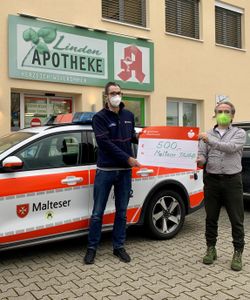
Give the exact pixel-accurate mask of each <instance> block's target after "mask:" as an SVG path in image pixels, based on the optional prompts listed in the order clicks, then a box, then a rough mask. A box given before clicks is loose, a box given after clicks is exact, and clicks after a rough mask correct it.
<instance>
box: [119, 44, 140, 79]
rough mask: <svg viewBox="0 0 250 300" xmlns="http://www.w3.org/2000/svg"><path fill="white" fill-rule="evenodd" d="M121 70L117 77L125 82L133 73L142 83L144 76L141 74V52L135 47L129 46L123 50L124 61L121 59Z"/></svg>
mask: <svg viewBox="0 0 250 300" xmlns="http://www.w3.org/2000/svg"><path fill="white" fill-rule="evenodd" d="M121 69H122V70H123V71H122V72H120V73H119V74H118V76H119V77H120V78H121V79H122V80H124V81H127V80H128V79H130V78H131V77H132V71H134V72H135V78H136V79H137V80H138V81H139V82H141V83H142V82H143V80H144V78H145V74H144V73H143V72H142V52H141V50H140V49H139V48H137V47H135V46H129V47H126V48H125V49H124V59H121Z"/></svg>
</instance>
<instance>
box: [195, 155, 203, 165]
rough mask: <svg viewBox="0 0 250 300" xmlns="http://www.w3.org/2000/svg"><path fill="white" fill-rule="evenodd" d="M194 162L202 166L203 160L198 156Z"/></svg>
mask: <svg viewBox="0 0 250 300" xmlns="http://www.w3.org/2000/svg"><path fill="white" fill-rule="evenodd" d="M196 163H197V166H198V167H203V165H204V161H203V159H202V158H201V157H200V156H198V157H197V159H196Z"/></svg>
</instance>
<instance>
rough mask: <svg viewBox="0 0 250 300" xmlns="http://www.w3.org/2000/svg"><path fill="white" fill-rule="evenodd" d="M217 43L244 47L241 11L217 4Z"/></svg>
mask: <svg viewBox="0 0 250 300" xmlns="http://www.w3.org/2000/svg"><path fill="white" fill-rule="evenodd" d="M215 33H216V43H218V44H222V45H226V46H231V47H235V48H241V47H242V40H241V13H238V12H235V11H232V10H228V9H225V8H222V7H218V6H215Z"/></svg>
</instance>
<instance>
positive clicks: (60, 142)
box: [15, 132, 81, 171]
mask: <svg viewBox="0 0 250 300" xmlns="http://www.w3.org/2000/svg"><path fill="white" fill-rule="evenodd" d="M80 144H81V133H80V132H67V133H60V134H55V135H51V136H48V137H45V138H42V139H40V140H39V141H36V142H34V143H32V144H30V145H28V146H26V147H25V148H23V149H22V150H20V151H18V152H17V153H15V155H16V156H17V157H19V158H20V159H21V160H22V161H23V162H24V167H23V169H22V170H25V171H28V170H36V169H47V168H58V167H68V166H78V165H79V164H80V161H81V159H80V158H81V157H80V155H81V153H80Z"/></svg>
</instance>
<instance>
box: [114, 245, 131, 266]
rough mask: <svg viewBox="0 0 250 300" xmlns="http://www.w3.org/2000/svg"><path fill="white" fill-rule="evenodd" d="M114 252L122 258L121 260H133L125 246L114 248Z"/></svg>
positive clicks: (126, 261)
mask: <svg viewBox="0 0 250 300" xmlns="http://www.w3.org/2000/svg"><path fill="white" fill-rule="evenodd" d="M113 254H114V255H115V256H117V257H119V258H120V260H121V261H123V262H125V263H128V262H130V261H131V257H130V256H129V255H128V253H127V252H126V250H125V249H124V248H118V249H114V250H113Z"/></svg>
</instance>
